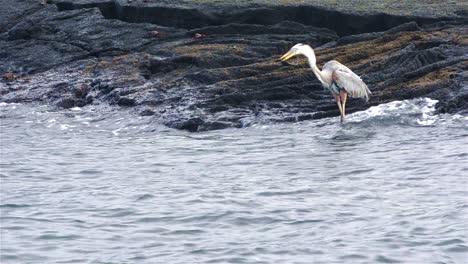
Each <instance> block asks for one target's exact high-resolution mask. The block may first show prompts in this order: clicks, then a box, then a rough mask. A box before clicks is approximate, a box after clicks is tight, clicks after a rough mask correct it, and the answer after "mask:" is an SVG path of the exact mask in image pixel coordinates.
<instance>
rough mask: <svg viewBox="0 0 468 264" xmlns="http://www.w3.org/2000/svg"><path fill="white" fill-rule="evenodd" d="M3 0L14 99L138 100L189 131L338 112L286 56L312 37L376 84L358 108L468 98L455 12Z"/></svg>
mask: <svg viewBox="0 0 468 264" xmlns="http://www.w3.org/2000/svg"><path fill="white" fill-rule="evenodd" d="M27 1H29V0H25V2H27ZM3 2H4V3H3V4H4V5H8V6H9V8H10V9H12V10H14V12H12V13H9V14H8V18H9V19H10V20H11V21H14V22H8V23H3V24H1V25H2V28H1V32H0V48H1V49H0V76H4V78H2V80H1V81H0V95H1V99H0V100H1V101H5V102H30V101H39V102H43V103H49V104H55V105H57V106H58V107H63V108H70V107H74V106H84V105H86V104H110V105H115V107H119V106H121V107H130V108H133V109H135V113H136V114H140V115H150V116H152V118H154V119H156V120H157V121H159V122H161V123H163V124H166V125H167V126H169V127H173V128H177V129H185V130H189V131H202V130H213V129H223V128H228V127H242V126H248V125H250V124H252V123H255V122H296V121H302V120H308V119H316V118H323V117H329V116H336V115H338V109H337V108H336V105H335V103H334V102H333V101H332V99H331V96H330V94H329V92H328V91H325V90H324V89H323V88H322V87H321V85H320V84H319V82H318V81H317V80H316V78H315V77H314V75H313V74H312V73H311V71H310V69H309V67H308V65H307V63H306V61H305V59H303V58H297V59H293V60H291V61H290V62H289V63H281V62H279V60H278V58H279V56H280V55H281V54H283V53H284V52H285V51H287V50H288V49H289V48H290V47H291V46H292V45H294V44H296V43H307V44H309V45H311V46H312V47H314V48H315V50H316V54H317V59H318V65H319V67H320V66H321V65H323V63H325V62H326V61H328V60H332V59H336V60H338V61H340V62H342V63H343V64H345V65H347V66H349V67H350V68H352V69H353V70H354V71H355V72H356V73H357V74H359V75H361V76H362V78H363V80H364V81H365V82H366V83H367V84H368V86H369V88H370V89H371V91H372V92H373V96H372V97H371V100H370V101H369V102H368V103H366V102H364V101H362V100H359V99H351V100H349V103H348V107H347V110H348V111H347V112H348V113H351V112H354V111H358V110H362V109H365V108H368V107H369V106H372V105H377V104H380V103H385V102H389V101H392V100H402V99H410V98H415V97H420V96H428V97H432V98H435V99H438V100H440V103H439V105H438V109H439V110H440V111H441V112H451V113H453V112H459V111H466V109H467V103H466V100H467V96H466V89H467V88H466V87H467V86H466V83H467V74H466V72H467V66H468V57H467V56H468V55H467V54H468V38H467V35H466V32H467V31H468V26H467V23H466V22H467V21H466V20H464V18H461V17H459V16H457V15H456V14H455V13H453V14H452V13H450V12H448V13H444V14H442V15H437V14H436V15H428V16H416V15H414V14H410V15H408V16H397V15H395V14H393V13H386V14H377V13H365V14H361V13H359V12H350V13H346V12H341V11H337V10H331V9H327V8H323V7H317V6H313V5H307V6H295V5H292V6H291V5H265V6H263V7H258V6H256V7H255V6H252V5H245V6H241V7H236V8H234V7H233V6H230V5H224V4H223V5H211V7H210V8H207V6H206V5H200V4H193V5H192V6H187V4H186V2H180V3H179V2H168V1H158V2H157V3H156V2H151V1H146V2H144V1H132V2H131V3H130V2H128V1H122V0H119V1H117V0H116V1H111V0H107V1H104V0H75V1H72V0H68V1H52V3H55V4H52V5H51V4H49V5H45V6H43V5H40V4H39V3H37V5H36V4H33V3H35V2H38V1H32V0H30V2H31V6H30V8H29V9H25V7H24V6H22V5H19V4H17V2H16V1H14V0H3ZM260 2H261V1H260ZM184 3H185V4H184ZM12 6H13V7H15V6H16V7H17V8H16V9H15V8H12ZM201 7H203V8H201ZM17 9H18V10H17ZM228 11H229V12H228ZM458 11H460V10H458ZM161 12H164V15H163V16H158V17H157V18H155V16H154V15H155V14H162V13H161ZM233 12H234V13H233ZM458 13H460V12H458ZM12 14H13V15H12ZM310 14H314V16H310ZM0 15H2V16H4V17H7V15H5V14H3V13H0ZM276 15H277V16H276ZM419 15H420V14H419ZM332 18H338V20H337V21H338V22H332V21H331V19H332ZM350 19H351V20H350ZM332 20H333V19H332ZM2 21H4V20H3V18H2ZM349 21H353V22H352V23H351V22H349ZM129 22H142V23H129ZM143 22H148V23H143ZM154 23H156V24H154ZM376 23H377V24H376ZM168 26H169V27H168ZM325 27H327V28H325ZM154 32H157V34H156V33H154ZM356 33H357V34H356ZM155 34H156V35H155ZM195 36H202V37H195ZM5 76H10V77H11V76H13V78H7V77H5Z"/></svg>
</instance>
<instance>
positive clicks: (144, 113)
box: [140, 108, 156, 116]
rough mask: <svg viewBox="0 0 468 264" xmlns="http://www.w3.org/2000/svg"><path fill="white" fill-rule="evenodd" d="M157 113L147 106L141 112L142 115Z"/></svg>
mask: <svg viewBox="0 0 468 264" xmlns="http://www.w3.org/2000/svg"><path fill="white" fill-rule="evenodd" d="M155 114H156V112H155V111H153V110H151V109H149V108H146V109H144V110H143V111H141V112H140V115H141V116H152V115H155Z"/></svg>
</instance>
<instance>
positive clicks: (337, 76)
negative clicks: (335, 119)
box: [323, 61, 371, 100]
mask: <svg viewBox="0 0 468 264" xmlns="http://www.w3.org/2000/svg"><path fill="white" fill-rule="evenodd" d="M323 69H328V70H330V71H332V78H333V81H334V82H335V84H336V85H337V86H338V87H339V88H341V89H344V90H346V91H347V92H348V94H349V95H350V96H351V97H360V98H366V100H369V94H371V91H370V90H369V88H367V85H366V84H365V83H364V82H363V81H362V80H361V78H360V77H359V76H358V75H356V74H355V73H354V72H353V71H351V70H350V69H349V68H348V67H346V66H344V65H343V64H341V63H339V62H337V61H330V62H327V63H326V64H325V65H324V66H323Z"/></svg>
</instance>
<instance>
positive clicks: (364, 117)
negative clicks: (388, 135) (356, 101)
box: [347, 98, 438, 126]
mask: <svg viewBox="0 0 468 264" xmlns="http://www.w3.org/2000/svg"><path fill="white" fill-rule="evenodd" d="M437 102H438V101H437V100H433V99H430V98H417V99H411V100H403V101H393V102H390V103H386V104H380V105H377V106H372V107H370V108H369V109H367V110H365V111H361V112H356V113H353V114H350V115H349V116H348V119H347V121H348V123H362V122H366V121H381V122H388V123H399V124H410V125H419V126H430V125H433V124H434V123H435V122H436V121H437V120H438V116H437V115H435V105H436V104H437Z"/></svg>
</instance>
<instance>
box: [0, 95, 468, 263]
mask: <svg viewBox="0 0 468 264" xmlns="http://www.w3.org/2000/svg"><path fill="white" fill-rule="evenodd" d="M434 104H435V101H432V100H430V99H424V98H423V99H417V100H411V101H401V102H393V103H389V104H385V105H380V106H377V107H372V108H370V109H369V110H367V111H363V112H358V113H354V114H351V115H349V116H348V119H347V123H346V124H344V125H341V124H339V122H338V119H337V118H328V119H322V120H314V121H307V122H301V123H294V124H268V123H262V122H261V120H260V121H259V122H258V123H257V124H253V126H252V127H248V128H243V129H226V130H221V131H211V132H204V133H188V132H183V131H175V130H171V129H168V128H165V127H163V126H160V125H158V124H157V123H155V121H154V120H152V119H151V118H150V117H137V116H135V115H132V114H131V113H127V112H124V111H115V110H113V109H111V108H110V109H103V108H96V109H92V108H91V107H90V108H83V109H80V108H74V109H71V110H68V111H62V112H53V111H48V108H47V107H43V106H25V105H19V104H4V103H3V104H0V120H1V147H2V149H1V150H2V151H1V171H0V182H1V185H0V187H1V201H0V211H1V216H0V220H1V222H0V223H1V249H0V250H1V260H2V263H312V262H313V263H395V262H396V263H398V262H400V263H465V262H466V259H467V257H468V246H467V241H468V238H467V233H468V228H467V226H466V222H467V221H468V206H467V203H466V201H467V197H468V178H467V177H466V176H467V173H468V166H467V158H468V153H467V152H468V151H467V148H466V147H464V146H467V143H468V142H467V124H468V123H467V118H466V117H464V116H460V115H435V114H434V113H433V109H434Z"/></svg>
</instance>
